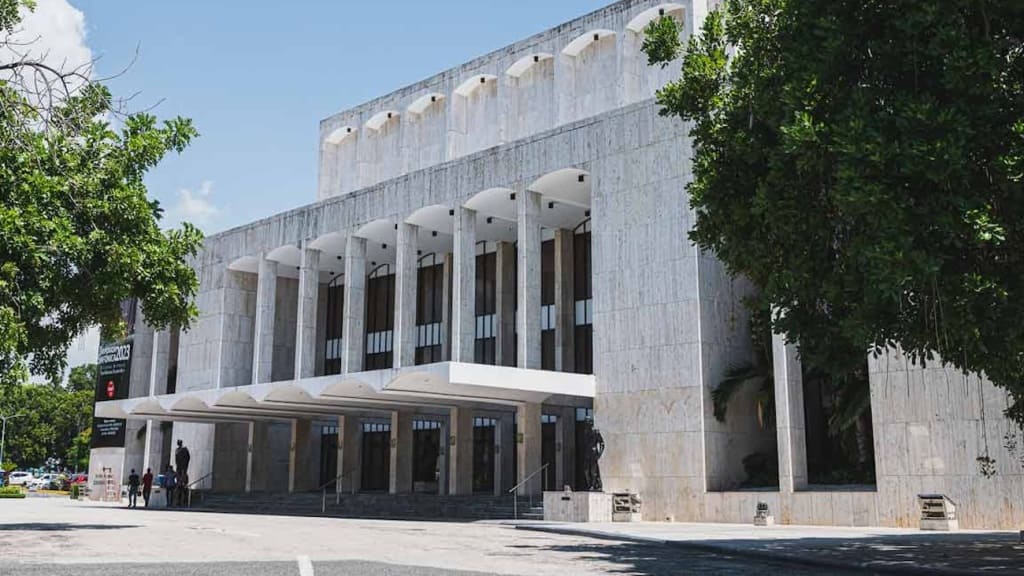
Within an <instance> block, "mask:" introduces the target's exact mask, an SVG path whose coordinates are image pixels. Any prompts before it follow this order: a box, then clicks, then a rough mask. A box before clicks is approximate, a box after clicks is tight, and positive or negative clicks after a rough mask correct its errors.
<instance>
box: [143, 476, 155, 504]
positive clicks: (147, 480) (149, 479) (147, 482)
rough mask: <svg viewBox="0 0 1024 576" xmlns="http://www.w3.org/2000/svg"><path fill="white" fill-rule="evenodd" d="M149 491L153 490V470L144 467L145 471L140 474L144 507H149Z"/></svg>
mask: <svg viewBox="0 0 1024 576" xmlns="http://www.w3.org/2000/svg"><path fill="white" fill-rule="evenodd" d="M151 492H153V470H152V469H150V468H146V473H145V474H143V475H142V500H143V501H144V502H145V503H146V508H149V494H150V493H151Z"/></svg>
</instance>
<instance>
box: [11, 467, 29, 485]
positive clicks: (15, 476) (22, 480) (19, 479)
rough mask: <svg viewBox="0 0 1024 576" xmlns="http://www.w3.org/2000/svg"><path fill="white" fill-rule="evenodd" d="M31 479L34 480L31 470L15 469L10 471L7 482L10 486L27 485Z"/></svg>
mask: <svg viewBox="0 0 1024 576" xmlns="http://www.w3.org/2000/svg"><path fill="white" fill-rule="evenodd" d="M32 480H35V477H34V476H32V473H31V472H22V471H21V470H17V471H15V472H11V477H10V479H9V480H8V482H9V483H10V485H11V486H27V485H28V484H29V482H31V481H32Z"/></svg>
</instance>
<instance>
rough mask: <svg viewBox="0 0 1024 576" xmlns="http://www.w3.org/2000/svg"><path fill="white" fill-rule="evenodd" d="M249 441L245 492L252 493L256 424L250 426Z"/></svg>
mask: <svg viewBox="0 0 1024 576" xmlns="http://www.w3.org/2000/svg"><path fill="white" fill-rule="evenodd" d="M248 429H249V430H248V440H247V441H246V445H245V491H246V493H249V492H252V445H253V442H254V441H255V440H256V423H255V422H249V424H248Z"/></svg>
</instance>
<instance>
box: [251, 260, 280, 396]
mask: <svg viewBox="0 0 1024 576" xmlns="http://www.w3.org/2000/svg"><path fill="white" fill-rule="evenodd" d="M276 298H277V262H274V261H273V260H267V258H266V254H260V263H259V271H258V278H257V283H256V333H255V336H254V337H253V346H252V352H253V354H252V383H253V384H263V383H265V382H270V381H271V374H272V369H273V367H274V302H275V300H276Z"/></svg>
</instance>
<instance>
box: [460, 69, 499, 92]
mask: <svg viewBox="0 0 1024 576" xmlns="http://www.w3.org/2000/svg"><path fill="white" fill-rule="evenodd" d="M497 79H498V77H497V76H495V75H494V74H477V75H476V76H471V77H470V78H468V79H467V80H465V81H464V82H463V83H462V84H459V87H458V88H456V89H455V93H456V94H458V95H459V96H462V97H463V98H468V97H469V96H470V95H472V94H473V92H475V91H476V89H477V88H479V87H481V86H486V85H487V84H488V83H490V82H495V81H497Z"/></svg>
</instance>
